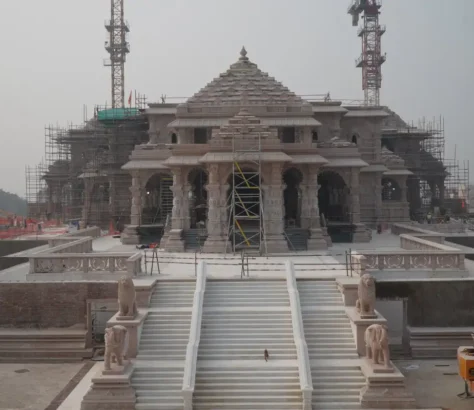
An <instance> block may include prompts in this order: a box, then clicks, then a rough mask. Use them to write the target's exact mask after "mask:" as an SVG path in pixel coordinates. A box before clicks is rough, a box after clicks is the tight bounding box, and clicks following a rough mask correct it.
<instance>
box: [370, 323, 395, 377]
mask: <svg viewBox="0 0 474 410" xmlns="http://www.w3.org/2000/svg"><path fill="white" fill-rule="evenodd" d="M364 339H365V348H366V354H367V358H369V359H372V361H373V362H374V364H379V363H383V364H384V365H385V367H386V368H390V367H391V365H390V350H389V347H388V329H387V327H386V326H383V325H378V324H375V325H370V326H369V327H368V328H367V329H366V330H365V335H364Z"/></svg>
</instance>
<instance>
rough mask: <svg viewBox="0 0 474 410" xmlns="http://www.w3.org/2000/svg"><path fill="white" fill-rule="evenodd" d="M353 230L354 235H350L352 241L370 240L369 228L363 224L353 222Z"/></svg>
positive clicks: (364, 241) (363, 241)
mask: <svg viewBox="0 0 474 410" xmlns="http://www.w3.org/2000/svg"><path fill="white" fill-rule="evenodd" d="M355 226H356V227H355V231H354V235H353V237H352V242H354V243H366V242H370V240H371V235H370V233H369V230H368V229H367V227H366V226H365V225H364V224H361V223H357V224H355Z"/></svg>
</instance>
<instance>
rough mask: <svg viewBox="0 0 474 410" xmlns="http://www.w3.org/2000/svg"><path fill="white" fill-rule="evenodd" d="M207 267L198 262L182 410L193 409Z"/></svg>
mask: <svg viewBox="0 0 474 410" xmlns="http://www.w3.org/2000/svg"><path fill="white" fill-rule="evenodd" d="M206 275H207V265H206V262H205V261H201V262H199V265H198V270H197V277H196V290H195V291H194V301H193V312H192V315H191V326H190V329H189V342H188V347H187V349H186V360H185V362H184V375H183V388H182V392H183V402H184V410H192V409H193V394H194V384H195V382H196V367H197V356H198V350H199V341H200V340H201V322H202V310H203V305H204V292H205V290H206Z"/></svg>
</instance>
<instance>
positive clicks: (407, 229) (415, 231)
mask: <svg viewBox="0 0 474 410" xmlns="http://www.w3.org/2000/svg"><path fill="white" fill-rule="evenodd" d="M422 226H423V225H420V224H416V225H414V224H409V223H406V224H401V223H400V224H393V225H392V233H393V234H394V235H401V234H409V235H413V236H421V235H423V236H425V237H433V238H443V241H444V235H442V234H439V233H436V232H434V231H433V230H431V229H430V230H428V229H423V228H422ZM426 226H429V227H431V226H434V225H426ZM439 241H440V240H439V239H438V240H435V242H439ZM440 243H443V242H440Z"/></svg>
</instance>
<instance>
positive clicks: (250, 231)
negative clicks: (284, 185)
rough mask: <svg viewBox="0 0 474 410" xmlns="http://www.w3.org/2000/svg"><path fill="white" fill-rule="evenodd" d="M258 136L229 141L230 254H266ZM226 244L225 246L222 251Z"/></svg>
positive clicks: (259, 140) (236, 137) (259, 141)
mask: <svg viewBox="0 0 474 410" xmlns="http://www.w3.org/2000/svg"><path fill="white" fill-rule="evenodd" d="M261 152H262V146H261V136H260V133H259V134H258V136H257V138H251V139H245V138H241V136H240V135H239V136H235V135H234V136H233V137H232V157H233V162H232V181H231V182H232V186H231V192H230V195H229V199H228V201H227V202H228V215H229V228H228V236H227V241H229V240H230V241H231V246H232V251H233V252H234V253H235V252H238V251H240V250H242V249H249V250H250V249H253V250H258V251H259V253H260V254H266V253H267V244H266V238H265V228H264V209H263V194H262V177H261V175H262V162H261ZM227 249H228V242H226V251H227Z"/></svg>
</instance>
